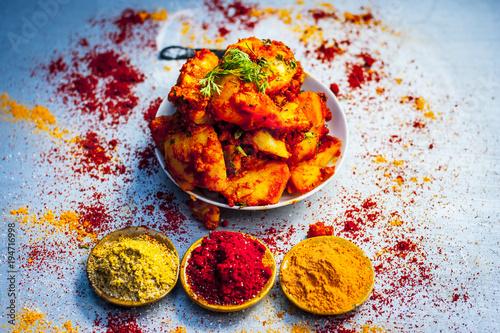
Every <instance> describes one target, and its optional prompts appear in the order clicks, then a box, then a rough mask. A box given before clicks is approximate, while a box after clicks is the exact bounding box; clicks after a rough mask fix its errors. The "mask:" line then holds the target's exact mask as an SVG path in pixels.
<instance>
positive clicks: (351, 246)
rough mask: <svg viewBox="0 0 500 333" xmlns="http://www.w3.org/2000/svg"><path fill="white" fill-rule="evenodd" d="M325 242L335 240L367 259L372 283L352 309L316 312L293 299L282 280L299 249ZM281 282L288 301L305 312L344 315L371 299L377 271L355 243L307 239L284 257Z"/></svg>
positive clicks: (367, 286) (329, 238)
mask: <svg viewBox="0 0 500 333" xmlns="http://www.w3.org/2000/svg"><path fill="white" fill-rule="evenodd" d="M325 240H333V241H334V242H336V243H337V244H340V245H342V246H346V247H349V248H350V249H352V250H354V251H356V252H357V253H358V254H359V255H361V257H363V258H364V259H365V262H366V263H367V265H368V268H369V270H370V273H371V280H370V283H369V284H367V285H366V290H365V293H364V294H363V297H361V298H360V299H359V300H358V301H357V302H356V303H354V304H353V305H352V306H351V307H349V308H347V309H341V310H338V311H327V312H319V311H315V310H313V309H311V308H308V307H307V306H306V305H304V304H303V303H301V302H299V301H297V300H296V299H295V298H294V297H293V295H291V294H290V292H289V291H288V289H287V288H286V286H285V285H284V284H283V282H282V281H283V280H282V275H283V271H284V270H286V269H287V266H288V264H289V261H290V259H291V257H292V256H293V254H294V253H295V252H296V251H297V250H298V249H299V248H302V247H305V246H308V245H310V243H313V244H314V243H321V242H324V241H325ZM279 281H280V286H281V290H282V291H283V293H284V294H285V295H286V297H287V299H288V300H289V301H290V302H291V303H293V304H294V305H295V306H297V307H298V308H299V309H301V310H304V311H306V312H309V313H312V314H316V315H342V314H346V313H348V312H351V311H353V310H355V309H356V308H358V307H359V306H361V305H362V304H363V303H364V302H365V301H366V300H367V299H368V297H370V295H371V293H372V291H373V286H374V284H375V270H374V268H373V264H372V262H371V260H370V258H369V257H368V255H367V254H366V253H365V252H364V251H363V250H362V249H361V248H360V247H358V246H357V245H356V244H354V243H353V242H351V241H349V240H347V239H345V238H342V237H337V236H316V237H311V238H306V239H304V240H302V241H300V242H299V243H297V244H296V245H294V246H293V247H292V248H291V249H290V251H288V252H287V253H286V254H285V256H284V257H283V261H282V262H281V266H280V271H279Z"/></svg>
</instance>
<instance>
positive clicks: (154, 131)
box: [148, 113, 182, 155]
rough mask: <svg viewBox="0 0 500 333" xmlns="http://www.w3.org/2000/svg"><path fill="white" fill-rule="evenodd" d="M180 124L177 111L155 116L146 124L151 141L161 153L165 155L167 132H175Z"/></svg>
mask: <svg viewBox="0 0 500 333" xmlns="http://www.w3.org/2000/svg"><path fill="white" fill-rule="evenodd" d="M181 126H182V119H181V116H180V114H179V113H174V114H173V115H171V116H160V117H156V118H154V119H153V120H152V121H151V122H150V123H149V124H148V127H149V130H150V131H151V136H152V137H153V141H154V142H155V144H156V147H157V148H158V149H159V150H160V151H161V153H162V155H165V139H166V138H167V136H168V135H169V134H173V133H175V132H176V131H177V130H178V129H179V128H180V127H181Z"/></svg>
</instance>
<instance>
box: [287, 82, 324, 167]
mask: <svg viewBox="0 0 500 333" xmlns="http://www.w3.org/2000/svg"><path fill="white" fill-rule="evenodd" d="M297 103H298V104H299V108H300V109H301V110H302V111H303V112H304V114H305V115H306V117H307V119H308V120H309V121H310V122H311V123H312V127H311V129H310V130H309V131H308V132H307V133H305V135H304V139H303V140H302V141H301V142H299V143H297V144H296V145H293V146H292V157H291V159H290V161H289V164H294V163H297V162H300V161H303V160H305V159H308V158H310V157H312V156H313V155H314V154H315V152H316V148H317V145H318V143H319V140H320V139H321V138H322V137H323V136H324V135H326V134H327V133H328V129H327V128H326V126H325V119H331V112H330V110H329V109H328V107H327V106H326V96H325V95H324V94H321V95H319V94H317V93H315V92H313V91H304V92H302V93H301V94H300V95H299V97H298V99H297Z"/></svg>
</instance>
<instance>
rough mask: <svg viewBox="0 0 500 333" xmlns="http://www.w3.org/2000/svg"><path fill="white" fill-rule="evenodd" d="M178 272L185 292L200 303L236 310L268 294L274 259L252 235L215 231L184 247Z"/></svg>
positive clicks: (200, 304)
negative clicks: (188, 246)
mask: <svg viewBox="0 0 500 333" xmlns="http://www.w3.org/2000/svg"><path fill="white" fill-rule="evenodd" d="M180 276H181V283H182V287H183V288H184V290H185V291H186V293H187V295H188V296H189V298H190V299H191V300H193V301H194V302H195V303H196V304H198V305H199V306H201V307H203V308H205V309H208V310H212V311H216V312H235V311H240V310H243V309H246V308H248V307H251V306H253V305H255V304H257V303H258V302H259V301H261V300H262V299H263V298H264V297H265V296H266V295H267V293H268V292H269V291H270V290H271V288H272V287H273V285H274V282H275V280H276V261H275V260H274V256H273V254H272V253H271V251H270V250H269V249H268V248H267V246H265V245H264V244H263V243H262V242H261V241H259V240H258V239H257V238H255V237H252V236H250V235H247V234H243V233H240V232H234V231H214V232H212V233H210V234H209V235H208V236H205V237H203V238H201V239H199V240H198V241H196V242H195V243H194V244H193V245H192V246H191V247H190V248H189V249H188V250H187V251H186V254H185V255H184V257H183V259H182V263H181V272H180Z"/></svg>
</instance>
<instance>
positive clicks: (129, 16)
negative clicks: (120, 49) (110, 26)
mask: <svg viewBox="0 0 500 333" xmlns="http://www.w3.org/2000/svg"><path fill="white" fill-rule="evenodd" d="M139 13H140V12H139V11H135V10H133V9H130V8H127V9H125V10H124V11H123V12H122V14H121V15H120V17H118V18H117V19H116V20H115V21H114V22H113V23H114V24H115V25H116V26H117V27H118V33H112V34H111V39H112V40H113V41H114V42H115V43H116V44H121V43H122V42H123V41H124V40H125V39H127V38H129V37H130V35H131V34H132V28H133V27H134V26H136V25H142V24H143V23H144V18H143V17H142V16H141V15H139Z"/></svg>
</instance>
